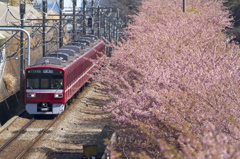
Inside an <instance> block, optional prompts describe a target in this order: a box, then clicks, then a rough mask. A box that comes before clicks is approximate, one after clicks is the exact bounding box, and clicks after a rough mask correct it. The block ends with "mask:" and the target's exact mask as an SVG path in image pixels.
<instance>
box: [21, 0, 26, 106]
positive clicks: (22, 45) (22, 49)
mask: <svg viewBox="0 0 240 159" xmlns="http://www.w3.org/2000/svg"><path fill="white" fill-rule="evenodd" d="M25 6H26V4H25V0H20V8H19V9H20V23H21V29H23V28H24V14H25V13H26V11H25V10H26V9H25ZM24 43H25V40H24V34H23V32H20V50H21V51H20V100H19V102H20V106H23V105H24V101H23V98H24V74H23V72H24V66H25V63H24V48H23V47H24Z"/></svg>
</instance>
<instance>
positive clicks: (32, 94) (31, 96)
mask: <svg viewBox="0 0 240 159" xmlns="http://www.w3.org/2000/svg"><path fill="white" fill-rule="evenodd" d="M27 97H28V98H35V97H36V94H35V93H28V94H27Z"/></svg>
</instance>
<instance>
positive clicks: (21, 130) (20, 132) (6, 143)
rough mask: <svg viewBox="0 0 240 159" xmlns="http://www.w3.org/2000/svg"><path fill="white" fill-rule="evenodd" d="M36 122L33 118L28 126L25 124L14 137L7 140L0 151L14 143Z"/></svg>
mask: <svg viewBox="0 0 240 159" xmlns="http://www.w3.org/2000/svg"><path fill="white" fill-rule="evenodd" d="M34 121H35V119H34V118H32V119H31V120H30V121H29V122H28V123H27V124H25V125H24V126H23V127H22V128H21V129H20V130H19V131H18V132H17V133H16V134H15V135H14V136H13V137H11V138H10V139H9V140H7V141H6V142H5V143H4V144H3V145H2V146H1V147H0V151H2V150H3V149H4V148H5V147H7V146H8V145H9V144H10V143H11V142H12V141H14V140H15V139H16V138H17V137H18V136H19V135H21V134H22V132H23V131H24V130H26V128H27V127H28V126H29V125H31V124H32V123H33V122H34Z"/></svg>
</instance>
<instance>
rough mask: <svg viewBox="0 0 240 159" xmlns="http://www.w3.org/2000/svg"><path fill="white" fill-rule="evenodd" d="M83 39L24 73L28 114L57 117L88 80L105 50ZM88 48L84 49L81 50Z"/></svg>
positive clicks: (61, 49) (100, 44)
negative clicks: (55, 115) (53, 115)
mask: <svg viewBox="0 0 240 159" xmlns="http://www.w3.org/2000/svg"><path fill="white" fill-rule="evenodd" d="M92 38H93V37H91V36H89V37H84V38H82V39H81V40H78V41H77V42H71V43H70V44H68V45H65V46H63V47H61V48H59V49H58V50H56V51H54V52H52V53H49V54H48V55H46V56H45V57H42V58H40V59H37V61H36V64H35V65H33V66H32V67H29V68H27V69H26V71H25V95H24V98H25V107H26V110H27V112H28V113H29V114H49V115H51V114H60V113H61V112H63V111H64V109H65V107H66V104H67V103H68V104H69V103H70V102H71V100H72V98H73V97H74V96H75V95H76V94H77V93H78V91H79V90H80V89H81V88H82V87H83V86H84V85H85V83H86V82H87V81H88V80H89V79H90V74H91V73H92V72H93V70H94V69H96V68H97V66H96V62H97V60H98V59H99V58H100V57H101V55H102V53H104V51H105V45H104V43H103V42H102V41H99V40H96V39H94V40H93V39H92ZM85 46H87V47H86V48H84V47H85Z"/></svg>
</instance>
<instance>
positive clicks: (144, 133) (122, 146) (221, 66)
mask: <svg viewBox="0 0 240 159" xmlns="http://www.w3.org/2000/svg"><path fill="white" fill-rule="evenodd" d="M222 6H223V4H222V1H216V0H188V1H187V6H186V12H185V13H183V11H182V1H179V0H171V1H169V0H161V1H159V0H148V1H144V2H143V5H142V6H141V7H140V8H139V11H140V12H139V14H138V15H137V16H136V17H135V18H134V22H133V23H132V24H130V25H129V27H128V28H127V29H126V36H127V38H128V40H127V41H124V42H122V43H119V44H118V45H117V46H115V50H114V51H113V55H112V58H107V57H106V58H105V59H103V61H102V65H104V66H105V67H104V68H102V70H101V74H100V75H99V74H98V76H96V77H95V79H96V80H97V81H98V82H101V83H103V84H104V87H103V88H102V90H103V91H106V93H110V95H111V97H112V102H111V103H109V104H108V105H107V106H105V107H104V109H105V110H108V111H109V112H110V113H111V120H110V122H111V123H112V126H113V128H114V129H115V132H116V133H117V135H118V142H117V143H116V144H113V145H109V150H111V152H112V156H111V157H112V158H119V156H122V157H123V156H125V157H128V158H144V159H146V158H151V159H152V158H231V159H232V158H239V156H240V152H239V148H240V142H239V138H240V133H239V132H240V130H239V124H240V123H239V117H240V112H239V103H240V101H239V96H240V89H239V87H238V86H239V80H240V76H239V75H240V74H239V70H240V56H239V53H240V52H239V49H238V48H237V47H236V46H235V45H234V44H229V45H226V43H225V38H226V36H225V34H224V33H223V31H224V28H225V27H230V22H229V21H230V20H231V19H229V13H228V11H227V10H223V7H222ZM119 152H120V153H119Z"/></svg>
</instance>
